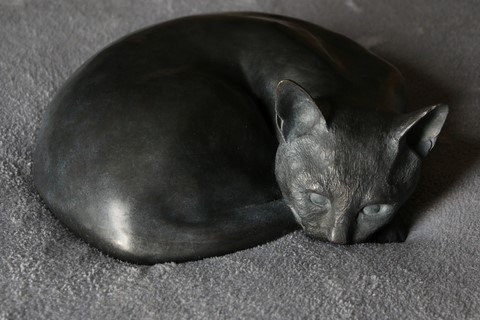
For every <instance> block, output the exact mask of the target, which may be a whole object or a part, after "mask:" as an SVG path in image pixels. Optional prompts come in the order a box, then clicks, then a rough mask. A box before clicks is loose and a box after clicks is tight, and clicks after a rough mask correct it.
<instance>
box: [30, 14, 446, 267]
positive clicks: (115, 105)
mask: <svg viewBox="0 0 480 320" xmlns="http://www.w3.org/2000/svg"><path fill="white" fill-rule="evenodd" d="M404 108H405V99H404V85H403V81H402V77H401V75H400V73H399V72H398V71H397V70H396V69H395V68H394V67H393V66H392V65H390V64H389V63H387V62H385V61H384V60H382V59H380V58H378V57H377V56H375V55H373V54H372V53H370V52H369V51H367V50H365V49H363V48H362V47H360V46H359V45H358V44H356V43H355V42H353V41H351V40H349V39H347V38H346V37H344V36H341V35H339V34H336V33H333V32H331V31H328V30H325V29H323V28H321V27H319V26H316V25H314V24H311V23H307V22H304V21H301V20H297V19H293V18H288V17H283V16H277V15H267V14H260V13H225V14H212V15H203V16H192V17H186V18H180V19H176V20H172V21H168V22H165V23H161V24H159V25H156V26H153V27H150V28H147V29H144V30H141V31H139V32H136V33H133V34H131V35H128V36H126V37H124V38H122V39H120V40H118V41H117V42H115V43H113V44H112V45H110V46H109V47H107V48H105V49H104V50H102V51H101V52H100V53H98V54H97V55H95V56H94V57H93V58H91V59H90V60H88V61H87V62H85V63H84V64H83V65H82V66H81V67H80V68H79V69H78V70H77V71H76V72H75V73H74V74H73V75H72V76H71V77H70V79H69V80H68V81H67V82H66V83H65V85H64V86H63V87H62V88H61V89H60V90H59V92H58V93H57V94H56V96H55V98H54V100H53V101H52V103H51V105H50V107H49V109H48V112H47V114H46V116H45V119H44V122H43V125H42V128H41V130H40V133H39V137H38V145H37V149H36V152H35V155H34V182H35V185H36V187H37V189H38V191H39V193H40V195H41V197H42V198H43V199H44V201H45V203H46V204H47V206H48V207H49V208H50V209H51V211H53V213H54V214H55V215H56V216H57V217H58V218H59V219H60V220H61V221H62V222H63V223H64V224H65V225H67V226H68V227H69V228H70V229H71V230H73V231H74V232H75V233H76V234H77V235H79V236H80V237H81V238H83V239H84V240H86V241H87V242H89V243H90V244H92V245H93V246H95V247H97V248H99V249H101V250H102V251H104V252H106V253H108V254H110V255H111V256H114V257H117V258H119V259H123V260H127V261H132V262H137V263H156V262H163V261H186V260H195V259H201V258H204V257H210V256H215V255H221V254H225V253H229V252H233V251H235V250H240V249H244V248H248V247H252V246H255V245H258V244H261V243H264V242H266V241H269V240H273V239H275V238H278V237H279V236H282V235H283V234H285V233H287V232H290V231H292V230H294V229H295V228H296V227H297V226H301V227H302V228H303V229H304V231H305V233H306V234H307V235H309V236H311V237H314V238H318V239H321V240H325V241H330V242H335V243H339V244H347V243H358V242H364V241H370V240H375V239H374V238H372V236H373V235H375V234H376V233H375V232H376V231H377V230H379V229H380V228H382V227H383V228H387V227H388V225H389V223H390V222H391V221H392V218H393V217H394V215H395V213H396V212H397V209H398V208H399V206H400V205H401V204H402V203H403V202H404V201H405V200H406V199H407V198H408V197H409V195H410V194H411V193H412V191H413V190H414V187H415V185H416V183H417V180H418V176H419V170H420V166H421V162H422V159H423V158H424V157H425V156H426V155H427V153H428V152H429V151H430V150H431V149H432V147H433V146H434V144H435V141H436V139H437V136H438V134H439V132H440V130H441V128H442V126H443V123H444V121H445V118H446V116H447V112H448V108H447V106H445V105H436V106H432V107H428V108H424V109H420V110H417V111H414V112H411V113H405V109H404Z"/></svg>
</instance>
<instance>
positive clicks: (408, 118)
mask: <svg viewBox="0 0 480 320" xmlns="http://www.w3.org/2000/svg"><path fill="white" fill-rule="evenodd" d="M447 114H448V106H446V105H443V104H438V105H435V106H432V107H427V108H423V109H420V110H416V111H414V112H411V113H408V114H406V115H403V116H402V117H401V118H400V120H399V121H400V124H399V125H397V130H396V131H397V132H396V134H397V138H398V140H400V139H405V140H406V143H407V145H408V146H409V147H410V148H412V149H413V150H414V151H415V152H416V153H417V154H418V155H419V156H421V157H425V156H426V155H427V154H428V153H429V152H430V150H432V148H433V146H434V145H435V141H437V136H438V134H439V133H440V130H441V129H442V126H443V124H444V123H445V119H446V118H447Z"/></svg>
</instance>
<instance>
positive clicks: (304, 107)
mask: <svg viewBox="0 0 480 320" xmlns="http://www.w3.org/2000/svg"><path fill="white" fill-rule="evenodd" d="M275 113H276V118H277V119H276V120H277V129H278V130H279V132H280V134H281V135H282V137H283V140H284V141H286V142H288V141H291V140H293V139H295V138H297V137H300V136H302V135H306V134H309V133H313V132H315V131H317V132H318V131H327V122H326V120H325V118H324V116H323V114H322V112H321V111H320V109H319V106H318V105H317V104H316V103H315V101H314V100H313V98H312V97H311V96H310V95H309V94H308V93H307V92H306V91H305V90H304V89H303V88H302V87H301V86H300V85H299V84H297V83H295V82H293V81H291V80H282V81H280V82H279V83H278V85H277V90H276V96H275Z"/></svg>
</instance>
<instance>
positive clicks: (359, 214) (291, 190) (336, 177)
mask: <svg viewBox="0 0 480 320" xmlns="http://www.w3.org/2000/svg"><path fill="white" fill-rule="evenodd" d="M275 107H276V116H277V129H278V131H279V136H280V137H281V139H280V140H281V141H280V145H279V147H278V150H277V155H276V161H275V174H276V177H277V181H278V184H279V186H280V189H281V191H282V194H283V197H284V200H285V201H286V203H287V204H288V206H289V207H290V208H291V210H292V212H293V214H294V215H295V218H296V219H297V221H298V223H299V224H300V225H301V226H302V227H303V229H304V230H305V232H306V233H307V234H308V235H309V236H312V237H314V238H319V239H322V240H326V241H331V242H336V243H352V242H353V243H356V242H362V241H365V240H367V239H368V237H369V236H370V235H372V234H373V233H374V232H375V231H376V230H378V229H379V228H380V227H382V226H383V225H385V224H386V223H388V222H389V221H390V220H391V219H392V217H393V216H394V215H395V213H396V211H397V210H398V208H399V207H400V205H401V204H402V203H403V202H405V200H406V199H407V198H408V197H409V196H410V195H411V193H412V192H413V190H414V188H415V186H416V184H417V181H418V177H419V173H420V166H421V162H422V159H423V158H424V157H425V156H426V155H427V154H428V152H429V151H430V150H431V149H432V148H433V146H434V144H435V141H436V139H437V136H438V134H439V133H440V130H441V128H442V126H443V123H444V122H445V119H446V116H447V113H448V107H447V106H445V105H436V106H433V107H429V108H424V109H421V110H417V111H414V112H412V113H408V114H404V115H392V114H385V113H380V112H375V111H368V110H365V109H362V108H358V109H352V110H350V109H349V112H335V110H334V108H333V112H328V108H327V106H326V105H323V104H322V103H321V102H318V101H317V102H315V101H314V99H313V98H312V97H311V96H310V95H309V94H308V93H307V92H306V91H305V90H304V89H303V88H301V87H300V86H299V85H298V84H296V83H294V82H293V81H290V80H283V81H281V82H280V83H279V84H278V86H277V94H276V105H275ZM326 114H329V115H328V117H325V115H326Z"/></svg>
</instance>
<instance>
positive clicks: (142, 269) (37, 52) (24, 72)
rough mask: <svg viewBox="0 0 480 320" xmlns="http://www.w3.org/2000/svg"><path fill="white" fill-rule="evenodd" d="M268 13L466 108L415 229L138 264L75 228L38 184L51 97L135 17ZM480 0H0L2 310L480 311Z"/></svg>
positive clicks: (422, 198)
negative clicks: (35, 170)
mask: <svg viewBox="0 0 480 320" xmlns="http://www.w3.org/2000/svg"><path fill="white" fill-rule="evenodd" d="M237 10H248V11H264V12H271V13H278V14H286V15H291V16H294V17H298V18H302V19H305V20H308V21H311V22H314V23H317V24H320V25H322V26H324V27H327V28H329V29H332V30H334V31H337V32H340V33H343V34H345V35H347V36H349V37H351V38H353V39H355V40H356V41H358V42H360V43H361V44H363V45H364V46H366V47H368V48H369V49H371V50H372V51H373V52H375V53H377V54H379V55H381V56H383V57H385V58H386V59H388V60H389V61H391V62H393V63H394V64H395V65H396V66H397V67H398V68H399V69H400V70H401V71H402V72H403V73H404V75H405V77H406V79H407V85H408V88H409V95H410V102H411V104H410V107H411V109H415V108H419V107H423V106H427V105H431V104H434V103H437V102H444V103H447V104H449V105H450V110H451V113H450V115H449V118H448V119H447V123H446V126H445V128H444V131H443V133H442V136H441V138H440V139H439V141H438V144H437V146H436V148H435V149H434V151H433V152H432V154H431V155H430V156H429V157H428V159H427V160H426V162H425V165H424V171H423V174H422V180H421V183H420V185H419V188H418V189H417V191H416V193H415V195H414V197H413V198H412V200H411V201H410V202H409V203H408V204H407V206H406V208H405V212H406V213H407V214H409V215H410V216H411V217H412V218H413V219H414V225H413V227H412V230H411V233H410V235H409V237H408V239H407V241H406V242H405V243H400V244H388V245H379V244H361V245H354V246H334V245H330V244H324V243H319V242H314V241H311V240H309V239H307V238H306V237H305V236H304V235H303V234H302V233H301V232H296V233H293V234H290V235H287V236H285V237H283V238H281V239H279V240H277V241H274V242H271V243H268V244H265V245H262V246H259V247H256V248H253V249H250V250H245V251H241V252H237V253H234V254H230V255H226V256H222V257H217V258H211V259H205V260H203V261H197V262H190V263H184V264H175V263H167V264H158V265H154V266H137V265H133V264H129V263H125V262H121V261H117V260H114V259H112V258H110V257H108V256H105V255H104V254H102V253H101V252H99V251H98V250H96V249H94V248H91V247H89V246H88V245H86V244H85V243H84V242H83V241H81V240H79V239H78V238H76V237H75V236H73V235H72V234H71V233H70V231H68V230H67V229H66V228H65V227H64V226H63V225H62V224H60V223H59V221H58V220H57V219H55V218H54V217H53V215H52V214H51V213H50V212H49V211H48V210H47V209H46V208H45V206H44V205H43V204H42V202H41V200H40V198H39V196H38V195H37V193H36V192H35V189H34V188H33V185H32V171H31V170H32V152H33V150H34V147H35V137H36V134H37V130H38V128H39V123H40V121H41V119H42V115H43V113H44V110H45V108H46V107H47V106H48V103H49V101H50V100H51V98H52V96H53V94H54V93H55V92H56V90H57V89H58V88H59V86H60V85H61V84H62V83H63V82H64V81H65V79H66V78H67V77H68V76H69V75H70V74H71V73H72V72H73V71H74V70H75V69H76V68H77V67H78V66H79V65H80V64H81V63H82V62H83V61H85V60H86V59H87V58H88V57H90V56H91V55H92V54H94V53H95V52H97V51H98V50H100V49H101V48H102V47H104V46H105V45H107V44H108V43H110V42H111V41H113V40H115V39H117V38H118V37H120V36H123V35H125V34H127V33H129V32H131V31H134V30H137V29H139V28H141V27H144V26H148V25H151V24H154V23H158V22H161V21H165V20H167V19H171V18H175V17H179V16H184V15H189V14H198V13H205V12H218V11H237ZM479 18H480V2H479V1H448V0H442V1H435V2H434V1H413V0H408V1H393V0H388V1H384V0H371V1H367V0H363V1H360V0H345V1H343V0H342V1H341V0H321V1H318V0H296V1H288V0H284V1H273V0H265V1H261V0H241V1H193V0H192V1H186V0H182V1H178V0H177V1H174V0H171V1H167V0H165V1H164V0H149V1H133V0H118V1H113V0H109V1H97V0H84V1H75V0H68V1H53V0H0V318H1V319H131V318H138V319H480V272H479V271H480V249H479V244H480V233H479V230H480V195H479V192H480V162H479V160H478V159H479V156H480V135H479V132H480V131H479V130H480V129H479V125H480V19H479Z"/></svg>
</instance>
